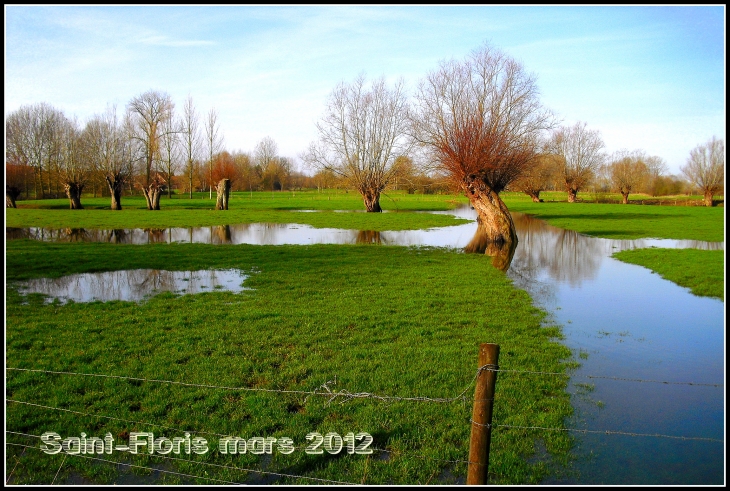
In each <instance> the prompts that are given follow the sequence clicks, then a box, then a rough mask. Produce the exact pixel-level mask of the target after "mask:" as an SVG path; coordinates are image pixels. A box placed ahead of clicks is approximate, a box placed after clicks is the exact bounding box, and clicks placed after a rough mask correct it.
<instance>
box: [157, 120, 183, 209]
mask: <svg viewBox="0 0 730 491" xmlns="http://www.w3.org/2000/svg"><path fill="white" fill-rule="evenodd" d="M182 127H183V122H182V121H179V120H177V119H176V118H175V115H174V114H173V113H172V112H170V113H168V114H167V116H166V117H165V118H164V119H163V120H162V135H161V137H160V139H161V145H160V161H161V162H162V169H163V170H164V174H165V179H166V180H167V197H168V198H171V197H172V180H173V178H174V177H175V172H176V171H177V168H178V165H179V163H180V150H181V148H180V144H181V140H180V137H181V135H182Z"/></svg>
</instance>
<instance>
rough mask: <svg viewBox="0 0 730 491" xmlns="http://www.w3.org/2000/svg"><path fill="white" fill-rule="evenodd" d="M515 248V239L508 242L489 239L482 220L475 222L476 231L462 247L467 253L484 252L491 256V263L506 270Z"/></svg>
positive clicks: (510, 262)
mask: <svg viewBox="0 0 730 491" xmlns="http://www.w3.org/2000/svg"><path fill="white" fill-rule="evenodd" d="M516 249H517V241H516V240H515V241H514V242H510V243H498V242H494V241H490V240H489V235H488V233H487V229H486V227H484V225H482V222H481V221H480V222H478V224H477V232H476V233H475V234H474V237H472V239H471V240H470V241H469V243H468V244H467V245H466V247H464V252H466V253H467V254H484V255H486V256H491V257H492V265H493V266H494V267H495V268H497V269H499V270H501V271H507V270H508V269H509V267H510V264H512V258H513V257H514V255H515V250H516Z"/></svg>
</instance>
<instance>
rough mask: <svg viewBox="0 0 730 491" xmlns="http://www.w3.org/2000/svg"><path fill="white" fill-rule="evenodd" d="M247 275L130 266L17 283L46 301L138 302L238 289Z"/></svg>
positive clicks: (229, 272)
mask: <svg viewBox="0 0 730 491" xmlns="http://www.w3.org/2000/svg"><path fill="white" fill-rule="evenodd" d="M247 277H248V275H245V274H243V273H242V272H241V271H240V270H237V269H229V270H200V271H165V270H160V269H133V270H124V271H108V272H104V273H84V274H75V275H69V276H64V277H62V278H56V279H49V278H39V279H34V280H29V281H26V282H22V283H20V284H19V288H18V290H19V292H20V293H22V294H28V293H42V294H44V295H47V296H48V298H47V299H46V302H47V303H50V302H52V301H53V300H54V299H58V300H60V302H61V303H66V302H68V301H69V300H73V301H74V302H94V301H100V302H108V301H111V300H123V301H128V302H139V301H141V300H144V299H146V298H148V297H150V296H152V295H156V294H158V293H161V292H166V291H169V292H174V293H178V294H181V295H190V294H194V293H200V292H204V291H212V290H226V291H231V292H235V293H238V292H241V291H243V290H247V288H245V287H244V286H243V282H244V280H245V279H246V278H247Z"/></svg>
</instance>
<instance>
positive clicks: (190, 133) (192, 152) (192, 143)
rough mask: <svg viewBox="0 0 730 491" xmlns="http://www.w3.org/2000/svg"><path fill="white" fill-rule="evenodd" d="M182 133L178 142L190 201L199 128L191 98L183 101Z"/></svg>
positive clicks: (197, 152)
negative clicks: (181, 149) (180, 146)
mask: <svg viewBox="0 0 730 491" xmlns="http://www.w3.org/2000/svg"><path fill="white" fill-rule="evenodd" d="M181 130H182V132H181V133H180V140H181V142H182V147H183V160H184V162H185V175H186V176H187V178H188V181H189V189H190V199H193V187H194V182H193V181H194V177H195V172H196V169H195V165H196V159H197V158H198V157H199V154H200V128H199V122H198V114H197V112H196V111H195V105H194V104H193V98H192V97H190V96H188V98H187V99H185V105H184V106H183V116H182V128H181Z"/></svg>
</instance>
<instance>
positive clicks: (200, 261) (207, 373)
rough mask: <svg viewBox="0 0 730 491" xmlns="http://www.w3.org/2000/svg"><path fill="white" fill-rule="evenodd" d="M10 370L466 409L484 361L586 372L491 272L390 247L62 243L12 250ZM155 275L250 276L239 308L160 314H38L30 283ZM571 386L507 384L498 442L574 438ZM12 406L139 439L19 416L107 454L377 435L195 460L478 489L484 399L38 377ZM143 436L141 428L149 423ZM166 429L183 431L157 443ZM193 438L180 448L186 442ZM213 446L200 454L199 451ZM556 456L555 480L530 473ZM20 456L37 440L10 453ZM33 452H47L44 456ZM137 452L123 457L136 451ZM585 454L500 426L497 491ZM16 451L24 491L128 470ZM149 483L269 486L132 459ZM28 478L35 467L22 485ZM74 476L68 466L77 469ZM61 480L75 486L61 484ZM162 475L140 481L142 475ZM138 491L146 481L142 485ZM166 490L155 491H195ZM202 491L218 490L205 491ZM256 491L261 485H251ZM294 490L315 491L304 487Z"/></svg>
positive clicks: (194, 301)
mask: <svg viewBox="0 0 730 491" xmlns="http://www.w3.org/2000/svg"><path fill="white" fill-rule="evenodd" d="M6 247H7V253H6V262H7V270H6V274H7V280H8V281H9V282H10V283H9V285H10V286H9V288H8V289H7V305H6V309H7V310H6V359H7V361H6V363H7V366H8V367H20V368H32V369H41V370H53V371H69V372H79V373H100V374H108V375H120V376H129V377H139V378H146V379H165V380H176V381H184V382H188V383H198V384H213V385H219V386H230V387H241V386H243V387H254V388H261V389H276V390H304V391H312V390H314V389H316V388H318V387H320V386H322V384H324V383H325V382H328V381H333V380H335V379H336V381H337V383H336V385H334V386H332V390H333V391H336V390H341V389H345V390H347V391H349V392H352V393H357V392H368V393H373V394H381V395H389V396H397V397H412V396H427V397H431V398H449V397H454V396H457V395H458V394H460V393H461V392H462V391H463V390H464V389H465V388H467V387H469V386H470V383H471V381H472V380H473V377H474V373H475V369H476V365H477V353H478V346H479V344H480V343H483V342H492V343H497V344H499V345H500V346H501V353H500V360H499V363H500V367H501V368H504V369H509V370H529V371H542V372H566V371H567V370H568V369H569V368H570V367H572V366H575V361H571V360H570V351H569V350H568V349H567V348H566V347H565V346H563V345H562V344H560V342H559V336H560V331H559V329H558V328H557V327H545V326H543V321H544V312H542V311H540V310H538V309H536V308H534V307H532V306H531V304H532V302H531V300H530V298H529V296H528V295H527V294H526V293H525V292H524V291H521V290H518V289H516V288H515V287H514V286H513V285H512V284H511V282H510V280H509V279H507V278H506V276H505V275H504V274H503V273H501V272H500V271H497V270H495V269H494V268H493V267H492V266H491V265H490V263H491V262H490V261H487V260H485V258H484V257H483V256H480V255H467V254H456V253H453V252H449V251H445V250H441V249H416V248H402V247H387V246H335V245H318V246H250V245H238V246H226V245H218V246H211V245H204V244H155V245H145V246H133V245H119V244H84V243H76V244H55V243H44V242H34V241H27V240H16V241H10V242H8V243H7V245H6ZM136 268H153V269H155V268H157V269H168V270H196V269H208V268H239V269H242V270H244V271H248V272H251V277H250V278H249V279H248V280H247V282H246V285H247V286H248V287H250V288H252V289H253V290H250V291H245V292H243V293H240V294H233V293H230V292H224V291H215V292H210V293H202V294H197V295H192V296H176V295H174V294H170V293H165V294H160V295H158V296H156V297H153V298H152V299H150V300H149V301H147V302H145V303H142V304H136V303H130V302H121V301H117V302H107V303H101V302H94V303H83V304H82V303H73V302H71V303H68V304H64V305H62V304H59V303H58V302H55V303H50V304H46V303H44V302H43V299H42V298H41V296H40V295H29V296H27V297H23V296H20V295H19V294H18V292H17V289H16V288H15V287H14V286H13V282H14V281H18V280H24V279H28V278H36V277H60V276H62V275H68V274H72V273H81V272H94V271H114V270H122V269H136ZM566 381H567V378H564V377H559V376H558V377H556V376H551V377H544V376H539V377H535V376H529V375H527V376H526V375H519V374H513V373H500V374H499V377H498V381H497V393H496V399H495V409H494V414H495V416H494V423H495V424H500V425H511V426H541V427H557V428H561V427H563V422H564V421H565V419H566V417H567V416H569V415H570V414H571V411H572V408H571V406H570V398H569V396H568V394H567V393H566V392H565V387H566ZM6 394H7V396H6V397H8V398H10V399H14V400H20V401H26V402H31V403H35V404H42V405H46V406H52V407H56V408H64V409H68V410H71V411H79V412H83V413H90V414H95V415H105V416H110V417H114V418H121V419H124V420H128V421H119V420H110V419H100V418H96V417H93V416H82V415H79V414H76V413H68V412H63V411H58V410H50V409H43V408H39V407H34V406H28V405H21V404H17V403H8V405H7V415H6V427H7V429H8V430H10V431H15V432H21V433H27V434H33V435H40V434H41V433H43V432H45V431H56V432H58V433H59V434H61V435H62V436H64V437H66V436H78V435H80V433H81V432H82V431H83V432H85V433H86V434H87V435H93V436H103V435H104V434H105V433H106V432H107V431H108V432H111V433H112V435H113V436H114V438H115V439H117V440H122V441H124V440H126V434H128V432H131V431H154V432H155V434H156V435H157V436H160V435H164V436H168V437H175V436H182V430H193V431H195V432H210V433H215V434H224V435H232V436H242V437H247V438H248V437H251V436H263V437H281V436H288V437H291V438H292V439H294V441H295V443H296V444H298V445H303V444H306V440H305V435H306V434H307V433H308V432H310V431H319V432H320V433H322V434H325V433H327V432H329V431H336V432H338V433H340V434H341V435H344V434H346V433H347V432H355V433H357V432H359V431H364V432H369V433H370V434H371V435H373V437H374V443H373V447H376V448H379V449H386V450H389V451H391V453H382V452H376V453H375V454H374V455H371V456H365V455H347V454H339V455H328V454H326V453H325V455H322V456H314V455H306V454H305V453H304V452H303V451H301V450H298V451H296V452H294V453H293V454H291V455H280V454H277V453H276V451H275V452H274V455H273V456H272V458H271V459H270V460H269V459H261V458H260V457H259V456H253V455H250V454H246V455H236V456H230V455H229V456H225V455H221V454H219V452H218V451H217V447H216V446H215V445H214V443H215V442H217V438H218V437H217V436H215V435H210V434H207V433H206V434H202V435H201V436H203V437H206V438H208V440H209V441H210V442H211V445H210V448H211V451H209V452H208V453H207V454H205V455H202V456H192V457H188V456H186V455H181V456H180V457H182V458H186V459H191V460H193V461H196V462H207V463H210V464H220V465H228V466H236V467H247V468H254V469H260V468H261V466H262V465H263V466H264V467H265V469H266V470H268V471H273V472H280V473H287V474H296V475H304V476H309V477H317V478H321V479H332V480H338V481H347V482H357V483H360V482H364V483H368V484H385V483H394V484H425V483H446V482H453V481H454V480H455V479H456V478H463V476H464V475H465V474H466V465H465V464H464V463H453V462H445V461H454V460H466V459H467V458H468V441H469V433H470V423H469V421H470V417H471V397H472V395H471V394H473V392H472V389H471V387H470V388H469V390H467V391H466V393H465V394H466V400H465V401H463V402H462V401H458V402H453V403H434V402H413V401H389V402H386V401H378V400H372V399H368V400H359V399H358V400H350V401H340V400H338V401H332V403H331V404H328V398H327V397H318V396H311V397H309V398H306V397H304V396H300V395H295V394H280V393H275V394H272V393H260V392H241V391H234V390H220V389H207V388H195V387H182V386H176V385H168V384H160V383H153V382H139V381H130V380H120V379H102V378H96V377H80V376H70V375H49V374H40V373H33V372H18V371H12V370H10V371H8V372H7V390H6ZM130 421H137V422H140V423H132V422H130ZM143 422H146V423H154V424H158V425H165V426H167V427H169V428H173V429H169V428H168V429H165V428H160V427H154V426H149V425H146V424H143ZM177 429H179V430H181V431H176V430H177ZM194 436H195V435H194ZM538 439H540V440H542V441H543V442H544V444H545V446H546V448H547V449H548V451H549V453H550V455H551V459H550V460H551V462H545V461H544V459H540V462H537V461H532V460H529V457H530V456H532V455H533V453H534V451H535V448H536V443H535V442H536V440H538ZM8 440H9V441H11V442H16V443H24V444H30V445H33V446H36V447H37V445H38V442H37V440H35V441H34V440H32V439H31V440H29V439H28V438H27V437H22V436H18V435H13V434H8ZM29 441H31V443H28V442H29ZM117 443H119V441H118V442H117ZM571 443H572V440H571V438H570V436H569V435H567V434H566V433H565V432H559V431H556V432H544V431H543V432H541V431H530V430H519V429H510V428H500V427H497V428H496V429H495V430H494V432H493V436H492V447H491V459H490V473H492V477H491V479H492V482H496V483H504V484H518V483H537V482H540V480H541V479H542V478H544V477H545V476H546V475H548V474H549V473H551V472H553V471H554V467H555V466H560V465H562V464H565V463H566V462H567V459H568V451H569V449H570V447H571ZM22 451H23V448H21V447H13V446H8V447H7V454H8V455H7V459H6V468H7V469H8V472H10V469H14V470H13V477H12V481H11V482H12V483H15V484H20V483H27V484H31V483H34V484H40V483H45V484H48V483H51V482H52V481H53V480H54V476H55V475H56V473H57V472H58V477H57V478H55V479H56V482H66V480H68V479H76V480H81V481H83V482H98V483H112V482H114V481H115V479H117V478H118V470H117V469H116V468H115V467H114V466H112V465H110V464H104V463H99V462H93V461H89V460H85V459H82V458H78V457H76V458H74V457H71V456H69V457H68V458H67V459H66V460H65V461H63V456H61V455H55V456H51V455H45V454H43V453H41V452H40V451H39V450H38V449H37V448H29V449H26V450H25V453H24V454H23V456H22V457H20V455H21V452H22ZM102 458H109V459H113V460H114V459H127V461H128V462H131V463H135V464H138V465H143V466H149V465H153V466H158V465H163V466H165V467H166V468H168V469H170V470H174V471H176V472H181V473H186V474H192V475H196V476H207V477H211V478H216V479H222V480H227V481H235V482H246V480H247V479H260V478H261V476H259V475H256V474H254V473H248V474H246V473H244V472H241V471H235V470H230V469H224V468H221V467H213V466H205V465H201V464H199V463H193V462H175V461H165V460H161V459H160V458H155V457H146V456H134V457H133V456H130V455H128V454H125V453H121V452H116V453H115V454H113V455H111V456H107V455H105V456H102ZM16 459H18V460H19V461H20V464H19V465H17V466H15V464H16V461H17V460H16ZM62 463H63V465H61V464H62ZM59 469H60V470H59ZM145 473H149V471H144V470H137V471H134V474H145ZM139 479H142V478H141V477H140V478H139ZM185 479H186V478H182V477H180V476H175V475H173V474H166V475H163V477H160V478H157V480H156V481H155V482H164V483H181V482H186V481H185ZM192 482H193V483H200V484H206V483H209V482H208V481H205V480H203V479H198V480H192ZM249 482H251V481H249ZM278 482H289V483H298V484H305V483H311V481H306V480H303V479H295V478H282V480H281V481H278Z"/></svg>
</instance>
